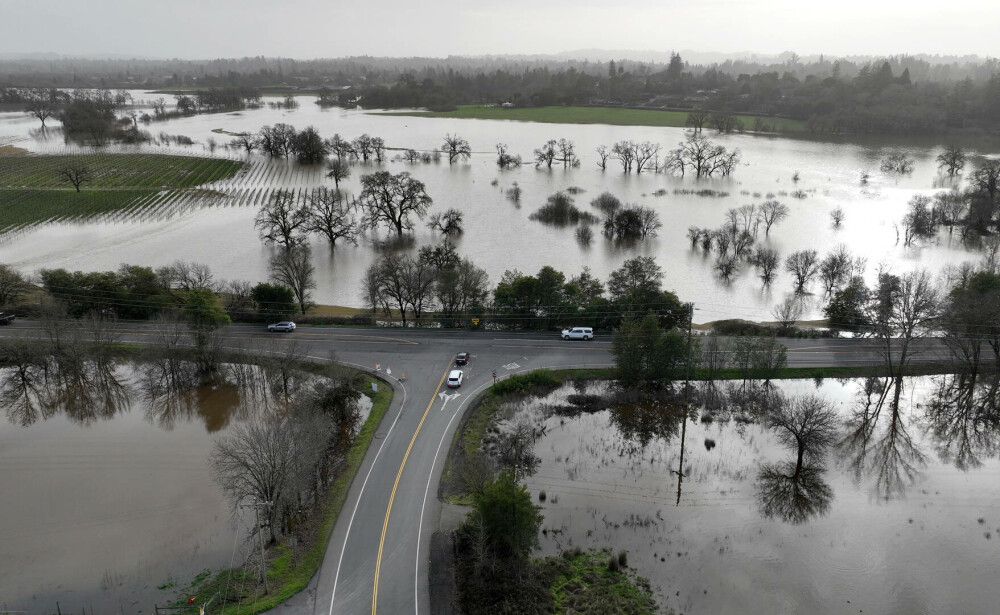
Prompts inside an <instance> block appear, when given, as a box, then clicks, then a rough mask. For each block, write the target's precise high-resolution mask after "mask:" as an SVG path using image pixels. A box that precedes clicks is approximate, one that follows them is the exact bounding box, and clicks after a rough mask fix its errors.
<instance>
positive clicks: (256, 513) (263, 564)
mask: <svg viewBox="0 0 1000 615" xmlns="http://www.w3.org/2000/svg"><path fill="white" fill-rule="evenodd" d="M273 504H274V502H258V501H257V500H256V499H255V500H254V502H253V503H252V504H243V505H241V506H240V508H253V522H254V525H256V526H257V539H258V542H259V543H260V580H261V583H263V585H264V593H265V594H266V593H267V560H266V559H265V558H264V528H263V526H262V524H261V520H260V509H261V508H270V507H271V506H272V505H273Z"/></svg>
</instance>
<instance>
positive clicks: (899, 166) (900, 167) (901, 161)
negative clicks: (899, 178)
mask: <svg viewBox="0 0 1000 615" xmlns="http://www.w3.org/2000/svg"><path fill="white" fill-rule="evenodd" d="M882 172H883V173H898V174H900V175H903V174H906V173H912V172H913V159H912V158H909V157H907V155H906V154H904V153H903V152H892V153H890V154H889V155H888V156H886V157H885V158H883V159H882Z"/></svg>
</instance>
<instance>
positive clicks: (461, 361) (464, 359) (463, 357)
mask: <svg viewBox="0 0 1000 615" xmlns="http://www.w3.org/2000/svg"><path fill="white" fill-rule="evenodd" d="M468 362H469V353H467V352H460V353H458V355H456V356H455V365H465V364H466V363H468Z"/></svg>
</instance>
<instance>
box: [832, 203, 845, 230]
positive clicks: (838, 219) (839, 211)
mask: <svg viewBox="0 0 1000 615" xmlns="http://www.w3.org/2000/svg"><path fill="white" fill-rule="evenodd" d="M844 217H845V214H844V208H843V207H841V206H840V205H837V206H836V207H834V208H833V209H832V210H831V211H830V220H832V221H833V228H840V225H841V224H843V223H844Z"/></svg>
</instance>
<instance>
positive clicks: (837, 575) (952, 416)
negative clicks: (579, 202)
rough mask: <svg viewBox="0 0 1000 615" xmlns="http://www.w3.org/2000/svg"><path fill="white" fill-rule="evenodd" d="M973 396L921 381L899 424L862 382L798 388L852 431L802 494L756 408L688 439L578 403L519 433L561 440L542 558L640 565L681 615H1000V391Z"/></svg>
mask: <svg viewBox="0 0 1000 615" xmlns="http://www.w3.org/2000/svg"><path fill="white" fill-rule="evenodd" d="M955 384H956V381H955V380H954V379H953V378H951V377H944V378H915V379H907V380H906V381H904V383H903V388H902V390H901V395H900V402H899V405H898V408H897V410H896V411H893V410H892V409H891V408H890V405H891V399H892V395H891V394H890V395H889V396H888V401H886V402H885V403H884V404H883V405H882V407H881V408H879V409H878V411H877V412H876V408H875V404H874V401H877V398H878V395H877V394H876V395H875V396H874V397H869V396H868V395H865V382H864V381H861V380H852V381H842V382H837V381H829V380H828V381H824V382H823V383H822V384H819V385H817V384H816V383H815V382H813V381H786V382H781V383H780V384H779V385H778V386H779V387H780V389H781V390H783V391H784V392H786V393H789V394H797V393H816V394H818V395H820V396H822V397H824V398H826V399H829V400H831V402H832V403H833V404H834V405H835V407H836V410H837V413H838V417H839V420H838V423H837V425H838V434H837V435H838V441H840V444H838V445H835V446H832V447H829V448H828V449H825V450H824V451H822V453H821V454H818V455H815V456H812V457H811V459H812V461H809V462H808V463H807V465H809V466H811V468H812V470H813V472H812V473H811V474H807V473H805V472H804V473H802V474H801V475H800V477H799V479H798V480H795V481H792V480H790V479H789V477H791V476H793V475H794V470H793V468H794V466H795V460H796V453H795V451H791V450H788V449H787V448H785V447H783V446H782V445H781V444H779V443H778V442H777V441H776V439H775V437H774V433H773V432H771V431H770V430H768V429H766V428H765V427H763V426H762V425H760V424H759V423H757V422H754V421H752V420H751V419H750V416H751V415H750V414H747V413H745V412H742V411H741V410H739V409H738V408H737V409H729V410H725V411H715V412H714V413H709V412H706V411H705V410H704V408H699V409H696V410H694V411H693V412H692V413H691V414H690V417H689V418H688V419H687V420H686V421H685V420H684V418H683V416H684V413H683V412H679V411H677V410H675V409H669V408H665V407H660V408H656V407H644V408H643V407H638V408H637V407H634V406H631V407H629V406H623V407H617V408H610V409H608V408H605V409H601V410H599V411H596V412H592V413H583V414H580V415H579V416H565V415H560V414H559V413H553V412H552V410H551V407H552V406H567V404H568V402H567V397H569V396H570V395H572V394H575V393H579V392H580V391H577V390H575V389H574V387H573V386H565V387H563V388H561V389H560V390H557V391H556V392H554V393H552V394H551V395H549V396H547V397H545V398H542V399H537V400H533V401H530V402H528V403H525V404H522V405H521V406H519V407H518V408H517V409H516V410H512V411H511V418H510V419H507V420H505V421H504V422H503V423H502V426H503V425H509V424H510V421H517V420H528V421H531V422H532V423H533V424H535V425H536V426H537V427H539V428H542V429H543V430H544V435H542V436H541V437H540V438H539V439H538V440H537V442H536V445H535V454H536V455H537V456H538V457H539V460H540V463H539V465H538V468H537V471H536V472H535V473H534V474H533V475H531V476H529V477H527V478H526V479H525V482H526V484H527V485H528V487H529V489H530V491H531V493H532V497H533V499H534V500H535V502H537V503H539V504H540V505H541V506H542V513H543V515H544V517H545V520H544V522H543V524H542V527H543V531H542V534H541V536H540V543H541V549H540V553H542V554H554V553H558V552H559V551H561V550H563V549H566V548H570V547H573V546H580V547H583V548H605V547H606V548H610V549H612V550H613V551H617V550H620V549H624V550H626V551H627V552H628V562H629V565H630V566H632V567H634V568H635V569H636V571H637V572H638V574H640V575H642V576H644V577H646V578H648V579H649V580H650V581H651V582H652V585H653V587H654V589H655V591H656V595H657V597H658V599H659V602H660V604H661V605H663V606H665V607H668V608H669V609H672V610H673V611H676V612H680V613H693V614H694V613H705V614H725V613H859V612H865V613H899V614H903V613H942V614H944V613H990V612H996V608H997V607H996V605H997V604H1000V585H998V583H997V581H998V577H997V574H998V573H997V568H996V562H997V558H998V557H1000V459H998V455H1000V411H998V409H997V399H996V388H997V381H996V380H995V379H994V380H993V381H992V382H990V381H986V382H984V381H980V382H979V383H978V384H977V385H976V386H975V387H970V386H954V385H955ZM604 390H605V385H604V384H601V383H598V384H593V385H589V387H588V388H587V390H586V391H584V392H585V393H590V394H601V393H603V392H604ZM891 392H892V391H890V393H891ZM876 393H877V391H876ZM873 400H874V401H873ZM707 414H712V415H713V420H711V422H708V421H705V420H702V417H704V416H706V415H707ZM859 435H860V436H861V438H860V439H859ZM682 441H683V443H682ZM682 454H683V463H682V462H681V456H682ZM807 459H808V458H807ZM768 469H771V470H774V469H777V472H773V471H772V472H770V473H768V472H767V470H768ZM678 471H681V472H682V473H683V476H679V475H678ZM542 491H544V492H545V498H544V501H541V500H540V497H539V496H540V494H541V492H542Z"/></svg>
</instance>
